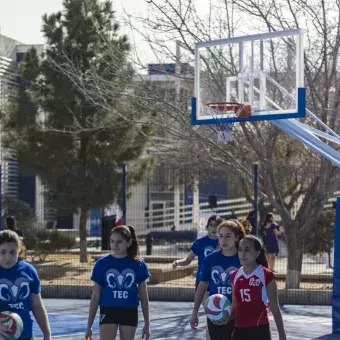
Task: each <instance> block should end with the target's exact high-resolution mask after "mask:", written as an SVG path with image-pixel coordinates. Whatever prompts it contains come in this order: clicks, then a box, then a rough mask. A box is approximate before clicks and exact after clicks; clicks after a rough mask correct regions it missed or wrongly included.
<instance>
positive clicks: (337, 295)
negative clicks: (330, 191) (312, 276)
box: [332, 197, 340, 333]
mask: <svg viewBox="0 0 340 340" xmlns="http://www.w3.org/2000/svg"><path fill="white" fill-rule="evenodd" d="M332 321H333V333H339V332H340V197H338V198H337V199H336V217H335V225H334V272H333V299H332Z"/></svg>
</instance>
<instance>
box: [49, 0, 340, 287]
mask: <svg viewBox="0 0 340 340" xmlns="http://www.w3.org/2000/svg"><path fill="white" fill-rule="evenodd" d="M147 2H148V4H149V9H150V11H149V12H150V15H149V16H148V17H139V18H132V17H131V16H129V15H127V16H126V24H127V25H130V26H131V28H132V29H135V27H134V24H133V23H134V20H140V21H141V22H142V23H143V26H144V27H145V31H143V32H142V31H139V32H138V33H139V34H142V35H143V38H144V39H145V40H146V41H148V42H149V44H150V48H151V49H152V50H153V51H154V53H155V60H157V58H159V60H162V59H163V58H164V57H166V58H167V60H169V61H173V62H177V64H178V62H179V61H180V64H181V65H182V64H183V63H190V62H192V60H193V53H194V49H193V47H194V43H196V42H199V41H207V40H213V39H216V38H226V37H231V36H234V34H235V30H236V29H237V30H238V31H239V30H240V27H242V28H243V29H244V30H247V29H254V27H251V26H250V24H249V20H248V21H247V22H245V21H242V18H244V17H246V16H247V17H249V15H251V16H253V17H254V20H253V21H250V22H255V24H256V30H259V31H263V30H264V29H266V30H268V31H274V30H278V29H280V30H281V29H286V28H291V27H298V26H299V25H298V20H297V14H296V13H300V14H301V15H302V14H303V16H304V17H305V18H306V22H313V24H310V25H308V26H307V41H308V45H307V48H306V55H305V59H306V72H305V73H306V79H307V82H308V90H309V91H308V105H309V107H310V108H311V109H312V111H314V112H315V113H316V114H318V116H319V117H320V118H321V119H322V120H323V121H324V122H326V123H327V124H328V125H329V126H330V127H331V128H333V129H334V130H336V131H337V130H338V129H339V121H338V120H337V119H336V114H337V113H338V104H339V103H338V100H339V98H340V96H339V94H340V93H339V91H340V86H339V84H338V81H337V78H338V75H337V65H338V62H339V61H338V55H339V53H338V48H339V38H340V35H339V27H340V25H339V23H340V21H339V18H338V16H336V15H334V13H337V14H339V8H338V7H337V5H338V1H337V2H336V4H334V6H335V7H334V8H331V7H330V6H329V7H326V6H325V4H324V1H321V0H320V1H317V0H315V1H314V3H313V4H311V3H310V2H308V4H307V2H304V1H302V2H301V1H299V2H298V1H291V0H276V1H274V2H272V3H271V4H269V5H267V4H265V3H264V2H262V1H261V2H260V1H255V0H254V1H251V0H249V1H247V0H244V1H242V0H240V1H238V0H236V1H234V2H232V3H229V2H227V1H224V0H220V1H214V2H211V3H210V5H209V11H208V12H207V13H206V14H205V15H200V14H199V12H198V9H197V8H196V7H195V4H194V2H193V1H191V0H164V1H157V0H149V1H147ZM318 5H320V6H321V8H322V13H323V16H321V17H319V16H317V11H316V8H317V7H316V6H318ZM312 19H313V20H312ZM247 25H248V26H247ZM169 41H180V43H181V45H182V46H184V47H185V49H186V51H187V52H185V53H184V54H183V56H182V59H181V60H178V55H176V54H175V53H174V51H173V50H172V48H171V46H169V43H168V42H169ZM103 44H105V41H104V42H103ZM314 46H320V51H315V48H314V49H313V47H314ZM105 53H110V46H108V45H107V51H106V52H105ZM111 53H113V51H112V50H111ZM212 58H214V62H216V63H219V61H220V59H219V58H220V56H219V55H213V56H212ZM133 63H134V67H135V68H136V69H139V70H141V71H142V70H144V71H145V65H143V64H142V63H140V62H139V61H138V59H137V60H134V61H133ZM221 65H222V66H221V67H224V66H223V63H221ZM55 68H56V69H58V70H59V72H63V73H64V74H67V75H68V77H69V78H70V79H72V81H73V83H74V85H75V86H76V87H77V88H78V90H79V91H80V92H82V93H84V94H85V95H86V96H87V97H88V98H91V100H92V101H93V102H94V103H96V104H97V105H98V106H100V107H102V108H103V109H106V110H109V111H110V112H112V108H111V107H110V105H107V103H106V102H105V101H104V100H103V98H104V97H106V98H107V97H108V96H110V95H109V94H110V93H111V96H114V95H115V93H116V91H115V88H114V87H112V84H108V83H107V82H105V80H103V79H101V77H100V76H99V75H98V73H97V72H96V70H95V68H92V69H89V70H88V71H87V72H86V73H85V74H84V72H82V71H80V70H79V69H78V68H77V65H75V64H73V63H72V61H71V60H68V59H65V60H64V63H61V64H55ZM107 68H110V65H107ZM112 71H114V70H112ZM168 77H169V82H165V83H164V84H163V85H162V86H160V84H158V83H157V85H155V83H154V82H151V81H150V79H149V78H148V76H140V77H139V78H138V79H136V81H135V82H134V83H133V84H131V91H128V92H127V93H125V96H126V98H127V100H132V101H134V102H136V103H138V104H137V106H138V105H140V106H141V107H144V108H145V107H148V108H149V112H150V117H152V118H151V120H150V121H149V124H150V125H152V126H153V128H154V131H155V135H156V136H157V138H152V139H151V141H150V143H151V145H152V148H153V150H154V151H155V152H157V154H158V155H161V157H163V158H165V159H167V160H168V161H169V162H172V163H173V165H174V166H175V167H176V166H177V167H178V166H179V164H180V166H181V167H183V168H184V167H187V168H190V169H191V170H192V172H193V173H195V171H197V173H198V172H199V171H201V170H202V168H205V169H208V168H209V167H211V166H214V167H215V166H222V167H223V166H229V167H232V168H233V169H236V170H237V171H238V173H239V174H240V176H239V179H240V180H239V183H240V185H243V186H244V188H247V187H249V183H247V180H248V179H249V178H251V176H249V169H250V165H251V164H252V163H253V162H254V161H258V162H260V169H261V174H260V175H261V176H260V187H261V192H262V195H263V198H265V199H266V200H267V201H269V203H270V204H271V206H272V207H273V208H275V209H276V211H277V212H278V213H279V214H280V216H281V218H282V221H283V224H284V227H285V230H286V238H287V247H288V251H289V257H288V267H287V278H286V288H298V287H299V284H300V279H301V266H302V256H303V240H304V238H305V236H306V235H307V234H308V233H309V230H310V226H311V224H312V223H311V222H312V221H314V220H315V219H316V218H317V217H318V216H319V214H320V212H321V211H322V208H323V206H324V203H325V202H326V200H327V198H328V197H329V195H330V194H331V192H332V178H333V176H334V174H335V171H336V169H335V168H334V166H332V164H330V163H329V162H328V161H326V160H324V159H321V158H320V157H318V156H316V155H315V154H313V153H312V152H311V151H310V150H308V149H306V148H305V147H304V146H302V145H300V144H299V143H297V142H296V141H293V140H291V139H290V137H288V136H286V135H285V134H284V133H282V131H280V130H278V129H277V128H275V127H273V126H272V125H270V124H269V123H254V124H249V123H246V124H241V125H239V126H236V127H235V128H234V141H233V142H232V143H231V144H228V145H225V144H221V143H218V142H217V140H216V130H215V127H212V126H205V127H194V128H192V127H191V125H190V113H189V110H188V107H189V100H190V97H191V96H192V91H193V88H192V83H193V82H192V78H190V74H182V73H179V72H177V73H176V75H173V74H169V75H168ZM176 77H177V80H180V82H181V92H180V93H177V94H176V93H175V92H174V86H173V84H174V81H176ZM178 77H179V78H178ZM218 82H219V79H218V77H216V88H220V90H221V91H224V88H223V86H224V85H222V84H221V83H218ZM103 94H105V96H104V95H103ZM169 94H170V95H169ZM167 96H168V97H167ZM113 114H116V113H113ZM117 114H118V113H117ZM121 119H122V120H124V119H131V118H127V117H121ZM145 119H146V118H145ZM140 120H143V118H142V117H140V116H138V119H136V120H135V123H139V122H140ZM46 128H48V127H46ZM248 199H249V200H250V201H251V199H252V198H251V197H249V196H248ZM298 200H300V201H301V202H302V203H301V205H300V206H299V209H298V210H297V211H296V212H295V213H293V211H292V210H293V209H292V208H293V207H294V206H295V205H296V203H297V201H298Z"/></svg>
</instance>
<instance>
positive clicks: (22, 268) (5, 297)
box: [0, 261, 41, 338]
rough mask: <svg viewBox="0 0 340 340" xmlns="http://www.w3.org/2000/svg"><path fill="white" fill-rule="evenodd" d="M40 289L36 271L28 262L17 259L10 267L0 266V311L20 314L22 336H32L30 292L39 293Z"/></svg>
mask: <svg viewBox="0 0 340 340" xmlns="http://www.w3.org/2000/svg"><path fill="white" fill-rule="evenodd" d="M40 291H41V288H40V280H39V277H38V274H37V271H36V269H35V268H34V267H33V266H32V265H30V264H29V263H27V262H25V261H18V262H17V263H16V264H15V265H14V266H13V267H12V268H9V269H5V268H2V267H0V311H1V312H3V311H12V312H15V313H17V314H19V315H20V317H21V319H22V321H23V324H24V331H23V333H22V334H21V337H22V338H32V337H33V321H32V319H31V316H30V311H31V310H32V307H31V294H32V293H33V294H39V293H40Z"/></svg>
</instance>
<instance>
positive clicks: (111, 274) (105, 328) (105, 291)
mask: <svg viewBox="0 0 340 340" xmlns="http://www.w3.org/2000/svg"><path fill="white" fill-rule="evenodd" d="M110 246H111V254H109V255H106V256H104V257H102V258H101V259H100V260H98V261H97V263H96V264H95V266H94V268H93V273H92V276H91V280H92V281H94V288H93V293H92V297H91V303H90V311H89V316H88V323H87V331H86V335H85V337H86V339H88V340H91V339H92V325H93V322H94V319H95V317H96V313H97V309H98V305H99V306H100V321H99V325H100V340H115V339H116V336H117V332H118V329H119V335H120V339H124V340H133V339H135V334H136V330H137V324H138V306H139V302H141V305H142V311H143V315H144V328H143V335H142V338H143V339H146V340H147V339H149V337H150V318H149V298H148V292H147V288H146V279H147V278H148V277H149V276H150V273H149V270H148V267H147V265H146V264H145V262H144V261H143V260H140V259H138V257H137V256H138V254H139V247H138V242H137V238H136V234H135V230H134V228H133V227H131V226H119V227H115V228H113V229H112V231H111V235H110Z"/></svg>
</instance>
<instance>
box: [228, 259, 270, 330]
mask: <svg viewBox="0 0 340 340" xmlns="http://www.w3.org/2000/svg"><path fill="white" fill-rule="evenodd" d="M230 278H231V282H232V284H233V286H234V298H235V303H236V306H235V308H236V310H235V311H234V312H235V327H255V326H262V325H268V324H269V318H268V296H267V286H268V284H269V283H270V282H272V281H273V280H274V279H275V275H274V274H273V272H272V271H270V270H269V269H267V268H265V267H263V266H261V265H259V266H258V267H257V268H256V269H255V270H254V271H253V272H252V273H250V274H249V275H246V274H245V273H244V271H243V267H241V268H239V269H237V270H235V271H234V272H232V274H231V276H230Z"/></svg>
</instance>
